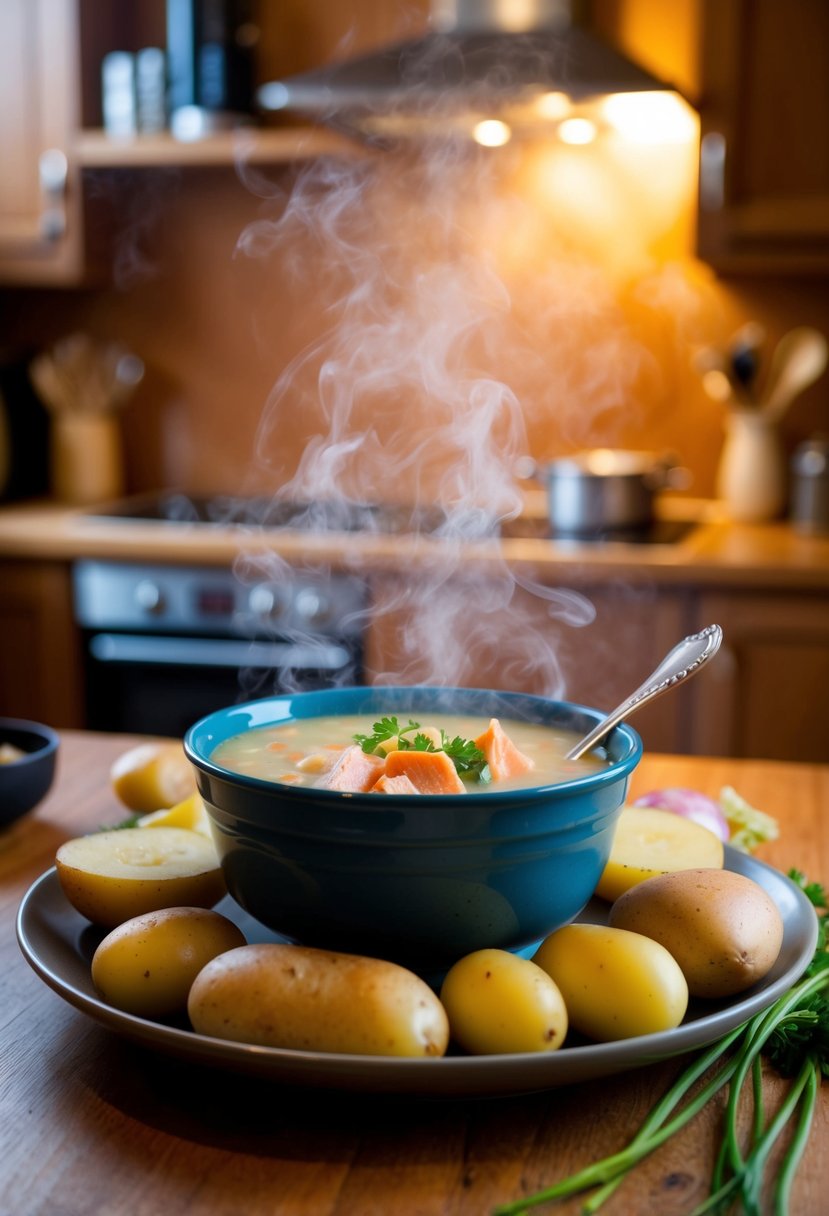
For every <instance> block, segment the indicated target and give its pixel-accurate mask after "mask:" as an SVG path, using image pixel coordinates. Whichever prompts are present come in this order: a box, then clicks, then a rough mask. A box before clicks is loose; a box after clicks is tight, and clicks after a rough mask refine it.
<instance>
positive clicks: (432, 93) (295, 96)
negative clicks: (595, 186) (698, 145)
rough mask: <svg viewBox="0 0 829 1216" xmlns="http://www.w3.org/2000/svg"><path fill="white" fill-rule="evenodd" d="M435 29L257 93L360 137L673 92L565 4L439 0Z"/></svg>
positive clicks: (526, 120)
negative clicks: (607, 98) (613, 96)
mask: <svg viewBox="0 0 829 1216" xmlns="http://www.w3.org/2000/svg"><path fill="white" fill-rule="evenodd" d="M431 25H432V31H431V32H429V33H426V34H425V35H423V36H422V37H419V38H415V39H411V40H409V41H405V42H400V43H397V44H395V45H393V46H388V47H386V48H383V49H381V50H379V51H376V52H373V53H371V54H367V55H363V56H360V57H358V58H353V59H349V60H346V61H343V62H341V63H336V64H332V65H329V66H327V67H325V68H322V69H318V70H315V71H311V72H306V73H303V74H302V75H297V76H292V77H289V78H287V79H285V80H280V81H273V82H271V83H269V84H265V85H263V86H262V87H261V88H260V90H259V97H258V99H259V104H260V105H261V107H262V108H263V109H264V110H268V111H286V112H290V113H293V114H297V115H300V116H302V117H305V118H310V119H313V120H315V121H317V122H322V123H325V124H326V125H328V126H333V127H336V128H339V129H341V130H344V131H347V132H349V133H357V134H359V135H361V136H362V137H364V138H368V139H375V140H380V141H382V140H384V139H396V138H401V137H407V136H428V135H429V134H430V133H432V132H433V131H438V130H439V131H440V133H441V134H445V133H446V132H447V131H449V132H451V131H452V130H455V131H457V133H459V134H463V133H466V134H467V135H468V134H469V133H470V131H471V130H472V129H473V128H474V126H475V124H476V123H479V122H480V121H482V120H486V119H490V120H491V119H497V120H500V121H502V122H504V123H507V124H509V128H510V130H511V131H518V130H525V129H528V128H529V129H538V128H540V127H543V126H545V125H549V124H550V123H551V122H558V121H561V120H562V118H564V117H565V116H566V115H567V113H568V112H569V107H570V105H571V103H573V102H577V103H589V102H591V101H593V100H595V99H597V98H600V97H604V96H607V95H608V94H619V93H642V92H650V91H660V92H664V91H665V90H670V89H671V88H672V86H670V85H666V84H665V83H663V82H662V81H659V80H657V79H656V78H655V77H653V76H651V75H650V74H649V73H648V72H646V71H644V70H643V69H642V68H640V67H638V66H637V65H636V64H634V63H632V62H631V61H630V60H629V59H627V58H625V56H624V55H622V54H620V53H619V52H618V51H616V50H614V49H613V48H612V47H610V46H608V45H607V44H606V43H604V42H602V41H601V40H599V39H598V38H597V37H596V36H594V35H593V34H592V33H590V32H589V31H588V30H586V29H584V28H582V27H581V26H579V25H578V24H577V23H576V22H575V21H574V14H573V5H571V3H570V0H435V2H434V3H433V6H432V21H431Z"/></svg>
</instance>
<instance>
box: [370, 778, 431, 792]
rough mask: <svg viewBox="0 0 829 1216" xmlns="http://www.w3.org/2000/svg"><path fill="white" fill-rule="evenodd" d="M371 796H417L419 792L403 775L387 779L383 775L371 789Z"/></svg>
mask: <svg viewBox="0 0 829 1216" xmlns="http://www.w3.org/2000/svg"><path fill="white" fill-rule="evenodd" d="M370 793H372V794H419V793H420V790H419V789H418V788H417V786H416V785H413V784H412V782H411V781H410V780H409V778H408V777H407V776H406V774H405V773H401V774H400V776H399V777H387V776H386V774H385V773H384V774H383V776H382V777H381V778H380V780H379V781H377V782H375V784H374V785H373V786H372V787H371V790H370Z"/></svg>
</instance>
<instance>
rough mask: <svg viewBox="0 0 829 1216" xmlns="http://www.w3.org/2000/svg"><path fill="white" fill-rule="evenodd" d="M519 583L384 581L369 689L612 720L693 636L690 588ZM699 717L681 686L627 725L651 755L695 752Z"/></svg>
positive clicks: (373, 625) (377, 587)
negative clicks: (589, 711)
mask: <svg viewBox="0 0 829 1216" xmlns="http://www.w3.org/2000/svg"><path fill="white" fill-rule="evenodd" d="M522 581H523V582H524V583H525V585H524V586H520V585H514V586H513V584H512V583H511V581H510V580H509V579H507V578H506V576H505V578H504V579H503V580H501V581H497V580H493V581H492V582H491V583H489V584H488V583H487V581H486V579H482V580H478V581H476V580H475V579H474V578H470V579H467V580H465V579H464V578H463V576H462V575H458V576H456V577H454V578H451V579H448V580H447V581H446V582H445V583H442V584H441V585H440V586H436V587H435V588H434V591H433V592H430V593H429V594H428V596H427V595H424V594H422V592H421V591H418V590H417V589H414V590H413V588H416V583H417V576H416V575H414V576H412V578H411V579H405V578H401V577H398V576H394V575H389V576H387V577H381V576H376V577H375V578H374V579H373V581H372V598H373V604H374V607H375V611H374V613H373V615H372V619H371V621H370V625H369V630H368V639H367V655H366V662H367V667H368V679H369V681H370V682H377V683H381V684H395V683H399V684H414V683H421V684H448V685H459V686H461V687H467V688H468V687H472V688H497V689H502V690H504V691H508V692H524V693H532V694H534V695H536V696H544V697H551V698H553V699H555V700H566V701H575V702H577V703H578V704H581V705H589V706H594V707H596V708H597V709H600V710H603V711H610V710H611V709H614V708H615V706H616V705H618V704H619V703H620V702H621V701H623V700H624V699H625V698H626V697H627V696H629V695H630V693H632V692H633V691H634V690H635V689H636V688H637V687H638V686H639V685H640V684H641V683H643V681H644V680H645V679H646V678H647V677H648V676H649V675H650V674H651V672H652V671H653V670H654V669H655V668H656V666H657V664H658V663H660V662H661V660H662V659H663V658H664V657H665V655H666V654H667V653H668V651H669V650H670V649H671V648H672V647H673V646H675V645H676V643H677V642H679V641H680V640H681V639H682V638H683V637H684V636H685V635H686V634H687V633H689V632H691V630H690V627H689V626H688V622H687V619H686V618H687V616H688V604H689V600H688V597H687V595H686V594H685V593H684V592H683V591H682V590H678V591H672V590H663V589H659V588H656V587H654V586H652V585H648V584H643V585H640V586H633V585H628V584H625V583H623V582H620V583H619V584H618V585H616V584H614V583H613V582H612V581H611V580H606V581H605V582H603V583H599V584H594V583H589V584H584V585H580V586H579V587H578V589H577V590H574V589H572V588H570V587H569V586H568V585H567V581H566V580H563V582H562V586H561V587H560V588H559V587H556V586H554V585H551V580H550V579H549V578H548V577H546V576H545V580H544V583H545V585H544V586H541V584H540V583H539V584H537V586H538V587H539V591H538V592H533V591H532V590H531V589H529V588H530V586H531V584H532V580H527V579H522ZM591 616H592V619H588V618H591ZM576 622H579V623H576ZM697 679H698V680H703V679H705V673H701V674H700V675H699V676H698V677H697ZM690 708H691V700H690V698H689V696H688V695H687V691H686V689H684V688H682V689H678V690H676V691H673V692H669V693H668V694H667V695H666V696H665V697H660V698H658V699H657V700H656V701H654V702H652V703H651V704H649V705H646V706H645V707H644V708H643V709H642V710H641V711H640V712H637V713H636V714H635V715H634V716H633V717H632V719H631V723H630V724H631V726H633V727H634V728H635V729H636V730H637V731H638V732H639V733H640V734H641V736H642V741H643V744H644V746H645V748H646V749H647V750H648V751H653V752H687V751H689V750H690V747H689V743H688V734H687V729H686V719H687V717H688V715H689V713H690Z"/></svg>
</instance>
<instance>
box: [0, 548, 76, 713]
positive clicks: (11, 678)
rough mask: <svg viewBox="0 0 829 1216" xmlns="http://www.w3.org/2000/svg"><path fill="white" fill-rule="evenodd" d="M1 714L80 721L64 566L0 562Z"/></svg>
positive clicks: (73, 632) (69, 597)
mask: <svg viewBox="0 0 829 1216" xmlns="http://www.w3.org/2000/svg"><path fill="white" fill-rule="evenodd" d="M0 715H2V716H3V717H7V718H30V719H33V720H34V721H36V722H45V723H47V724H48V725H49V726H55V727H64V728H66V727H81V726H83V707H82V684H81V652H80V642H79V638H78V634H77V630H76V629H75V627H74V625H73V623H72V588H71V581H70V577H69V567H68V566H67V565H66V564H64V563H60V562H56V563H49V562H25V561H24V562H3V563H0Z"/></svg>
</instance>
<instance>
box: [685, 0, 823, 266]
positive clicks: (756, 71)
mask: <svg viewBox="0 0 829 1216" xmlns="http://www.w3.org/2000/svg"><path fill="white" fill-rule="evenodd" d="M701 2H702V4H703V10H702V11H703V22H702V54H701V64H700V71H701V89H700V109H701V122H702V140H701V149H700V199H699V225H698V251H699V254H700V256H701V257H702V258H704V259H705V260H706V261H708V262H710V263H711V264H712V265H714V266H715V267H716V268H717V269H719V270H722V271H725V272H728V271H758V272H765V273H768V272H774V271H781V272H797V273H822V274H825V273H826V271H827V270H829V140H827V138H826V125H827V122H829V4H827V3H826V0H788V2H787V3H780V0H701Z"/></svg>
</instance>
